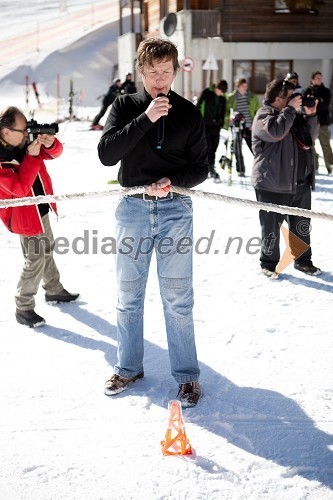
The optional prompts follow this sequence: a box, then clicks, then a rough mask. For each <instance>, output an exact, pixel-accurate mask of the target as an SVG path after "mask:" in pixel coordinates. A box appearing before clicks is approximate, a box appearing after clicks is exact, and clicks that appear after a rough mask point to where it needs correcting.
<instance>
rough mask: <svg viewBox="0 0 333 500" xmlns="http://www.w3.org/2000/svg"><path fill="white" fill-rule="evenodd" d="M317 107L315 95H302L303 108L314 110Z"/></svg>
mask: <svg viewBox="0 0 333 500" xmlns="http://www.w3.org/2000/svg"><path fill="white" fill-rule="evenodd" d="M315 105H316V99H315V98H314V97H313V95H304V94H303V95H302V106H306V107H307V108H313V106H315Z"/></svg>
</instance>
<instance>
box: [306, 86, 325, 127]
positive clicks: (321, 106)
mask: <svg viewBox="0 0 333 500" xmlns="http://www.w3.org/2000/svg"><path fill="white" fill-rule="evenodd" d="M305 94H306V95H307V94H309V95H313V96H314V97H315V98H316V99H318V100H319V102H318V106H317V116H318V120H319V123H320V125H330V124H331V119H330V103H331V91H330V89H328V88H327V87H325V85H324V84H323V83H322V84H321V85H310V86H309V87H308V88H307V89H306V90H305Z"/></svg>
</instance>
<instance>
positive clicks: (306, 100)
mask: <svg viewBox="0 0 333 500" xmlns="http://www.w3.org/2000/svg"><path fill="white" fill-rule="evenodd" d="M297 96H301V97H302V106H306V107H307V108H313V106H315V104H316V99H315V98H314V96H313V95H307V94H306V93H303V94H301V93H300V92H299V93H298V92H295V93H294V94H293V95H291V96H290V98H289V101H290V100H291V99H293V98H294V97H297Z"/></svg>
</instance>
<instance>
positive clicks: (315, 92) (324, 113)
mask: <svg viewBox="0 0 333 500" xmlns="http://www.w3.org/2000/svg"><path fill="white" fill-rule="evenodd" d="M305 93H306V94H309V95H312V96H313V97H314V98H315V99H318V106H317V116H318V120H319V125H320V128H319V142H320V145H321V148H322V150H323V156H324V161H325V166H326V169H327V173H328V174H331V173H332V171H333V151H332V146H331V142H330V139H331V131H330V125H331V117H330V104H331V91H330V89H329V88H327V87H325V85H324V84H323V75H322V74H321V72H320V71H315V72H314V73H312V75H311V83H310V86H309V87H308V88H307V89H306V90H305ZM314 152H315V161H316V170H318V168H319V162H318V157H319V155H318V154H317V153H316V151H314Z"/></svg>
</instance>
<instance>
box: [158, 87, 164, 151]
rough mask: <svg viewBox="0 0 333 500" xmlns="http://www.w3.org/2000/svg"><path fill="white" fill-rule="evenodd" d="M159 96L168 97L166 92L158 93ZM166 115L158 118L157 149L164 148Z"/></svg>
mask: <svg viewBox="0 0 333 500" xmlns="http://www.w3.org/2000/svg"><path fill="white" fill-rule="evenodd" d="M157 97H166V95H165V94H157ZM164 119H165V116H161V118H159V119H158V120H157V144H156V149H161V148H162V143H163V142H164V127H165V123H164Z"/></svg>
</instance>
